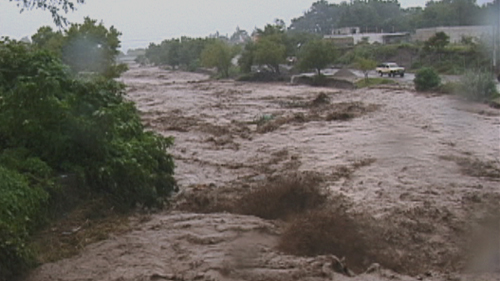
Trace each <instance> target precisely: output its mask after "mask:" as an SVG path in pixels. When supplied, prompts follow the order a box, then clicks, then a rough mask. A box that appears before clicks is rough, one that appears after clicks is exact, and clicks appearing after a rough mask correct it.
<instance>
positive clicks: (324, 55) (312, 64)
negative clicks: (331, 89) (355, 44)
mask: <svg viewBox="0 0 500 281" xmlns="http://www.w3.org/2000/svg"><path fill="white" fill-rule="evenodd" d="M335 54H336V53H335V48H334V46H333V44H332V43H331V42H328V41H324V40H321V39H316V40H312V41H309V42H308V43H306V44H305V45H304V46H303V47H302V48H301V50H300V52H299V57H298V59H299V68H300V69H302V70H309V69H315V70H316V72H317V74H318V75H319V74H321V69H323V68H325V67H326V66H327V65H329V64H330V63H332V62H333V61H334V60H335Z"/></svg>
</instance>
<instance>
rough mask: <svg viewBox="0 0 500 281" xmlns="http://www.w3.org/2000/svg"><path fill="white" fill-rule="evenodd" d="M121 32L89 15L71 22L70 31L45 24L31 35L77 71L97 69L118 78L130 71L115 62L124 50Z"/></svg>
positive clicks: (37, 43)
mask: <svg viewBox="0 0 500 281" xmlns="http://www.w3.org/2000/svg"><path fill="white" fill-rule="evenodd" d="M120 36H121V33H120V32H119V31H118V30H116V28H114V27H113V26H111V27H110V28H109V29H108V28H106V27H105V26H104V24H103V23H102V22H100V23H97V21H96V20H93V19H90V18H88V17H87V18H85V19H84V22H83V23H82V24H75V23H74V24H71V25H70V27H69V28H68V29H67V30H64V31H56V32H54V31H53V30H52V28H51V27H48V26H44V27H41V28H39V29H38V32H37V33H36V34H35V35H33V36H32V37H31V39H32V41H33V44H34V45H35V46H37V47H38V48H41V49H44V50H48V51H51V52H53V53H54V54H56V55H58V56H59V57H60V58H61V59H62V61H63V62H64V63H65V64H67V65H68V66H70V68H71V69H72V70H73V71H74V72H75V73H78V72H93V73H98V74H101V75H104V76H107V77H117V76H119V75H120V73H121V72H123V71H124V70H126V66H125V65H118V64H116V62H115V59H116V57H117V56H118V54H119V53H120V51H119V48H120V39H119V37H120Z"/></svg>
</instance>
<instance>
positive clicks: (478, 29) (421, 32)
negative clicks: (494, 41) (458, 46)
mask: <svg viewBox="0 0 500 281" xmlns="http://www.w3.org/2000/svg"><path fill="white" fill-rule="evenodd" d="M438 32H444V33H446V35H448V36H449V37H450V43H460V42H461V41H462V38H464V37H470V38H475V39H480V38H488V37H489V38H491V37H492V36H493V26H489V25H474V26H440V27H431V28H421V29H417V30H416V31H415V34H414V35H413V36H412V41H420V42H423V41H427V40H429V38H431V37H432V36H434V34H436V33H438Z"/></svg>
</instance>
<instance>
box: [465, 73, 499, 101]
mask: <svg viewBox="0 0 500 281" xmlns="http://www.w3.org/2000/svg"><path fill="white" fill-rule="evenodd" d="M459 94H460V95H462V96H464V97H466V98H467V99H470V100H474V101H487V100H490V99H492V98H494V97H496V96H498V91H497V87H496V83H495V80H494V78H493V76H492V75H491V74H490V73H488V72H485V71H480V70H476V71H467V72H465V74H464V75H463V76H462V78H461V79H460V82H459Z"/></svg>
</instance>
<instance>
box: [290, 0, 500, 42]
mask: <svg viewBox="0 0 500 281" xmlns="http://www.w3.org/2000/svg"><path fill="white" fill-rule="evenodd" d="M493 6H494V5H493V4H486V5H483V6H479V5H478V4H477V3H476V0H441V1H435V0H432V1H429V2H427V4H426V6H425V7H424V8H420V7H416V8H406V9H405V8H401V5H400V3H399V2H398V1H397V0H353V1H350V2H341V3H340V4H336V3H331V4H330V3H328V1H326V0H319V1H316V2H315V3H313V4H312V6H311V7H310V8H309V10H308V11H306V12H305V13H304V14H303V15H302V16H300V17H298V18H295V19H292V23H291V25H290V27H289V30H290V31H293V32H297V31H303V32H311V33H316V34H322V35H326V34H331V32H332V30H333V29H335V28H342V27H359V28H361V30H362V31H363V32H379V31H382V30H383V31H385V32H393V31H396V32H397V31H411V30H414V29H417V28H426V27H435V26H457V25H458V26H463V25H481V24H485V19H486V18H491V17H487V15H488V14H489V13H492V12H493V10H494V9H493ZM497 18H498V17H497Z"/></svg>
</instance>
